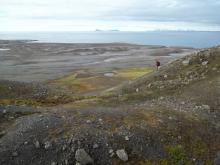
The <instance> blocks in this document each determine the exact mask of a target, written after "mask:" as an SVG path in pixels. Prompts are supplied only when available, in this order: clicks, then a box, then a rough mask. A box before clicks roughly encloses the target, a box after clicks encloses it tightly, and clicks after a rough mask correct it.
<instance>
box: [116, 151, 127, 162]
mask: <svg viewBox="0 0 220 165" xmlns="http://www.w3.org/2000/svg"><path fill="white" fill-rule="evenodd" d="M116 154H117V156H118V157H119V158H120V159H121V160H122V161H124V162H127V161H128V154H127V153H126V151H125V150H124V149H121V150H118V151H116Z"/></svg>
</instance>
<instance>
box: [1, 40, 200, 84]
mask: <svg viewBox="0 0 220 165" xmlns="http://www.w3.org/2000/svg"><path fill="white" fill-rule="evenodd" d="M4 49H7V50H4ZM182 49H188V50H187V51H183V50H182ZM195 51H198V49H194V48H189V47H165V46H155V45H135V44H126V43H100V44H89V43H88V44H81V43H72V44H70V43H67V44H64V43H34V42H28V41H18V40H17V41H6V40H0V59H1V60H0V78H1V79H8V80H15V81H23V82H37V83H45V82H47V81H49V80H53V79H58V78H62V77H64V76H66V75H69V74H73V73H75V72H76V71H78V70H88V71H109V70H112V69H123V68H130V67H147V66H155V61H156V60H159V61H160V62H161V64H162V65H163V64H165V63H167V62H169V61H171V60H173V59H176V58H179V57H181V56H183V55H186V54H189V53H191V52H195ZM170 53H181V54H180V55H178V56H170V55H169V54H170Z"/></svg>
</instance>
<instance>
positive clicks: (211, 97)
mask: <svg viewBox="0 0 220 165" xmlns="http://www.w3.org/2000/svg"><path fill="white" fill-rule="evenodd" d="M219 59H220V46H217V47H213V48H210V49H205V50H202V51H200V52H197V53H194V54H191V55H189V56H186V57H183V58H182V59H178V60H176V61H172V62H170V63H168V64H167V65H165V66H163V67H161V68H160V70H159V71H158V72H157V71H153V72H151V73H149V74H147V75H144V76H142V77H140V78H137V79H135V80H133V81H130V82H127V83H124V84H122V85H119V86H117V87H115V88H112V89H109V90H107V91H105V92H103V93H102V94H101V95H100V96H97V97H94V96H93V97H89V98H86V97H79V96H78V95H77V96H75V95H74V94H73V93H71V92H68V91H66V90H60V89H58V88H55V89H54V88H51V87H48V88H47V87H46V86H38V85H33V84H28V83H27V84H22V83H18V82H11V81H5V80H2V81H1V83H0V84H1V85H0V88H1V91H2V92H1V94H0V102H1V104H2V105H1V106H0V119H1V120H0V132H1V133H0V164H50V165H56V164H74V165H80V164H83V165H85V164H95V165H96V164H101V165H108V164H115V165H117V164H128V165H133V164H135V165H136V164H140V165H148V164H159V165H160V164H161V165H169V164H173V165H175V164H178V165H179V164H194V165H200V164H201V165H205V164H207V165H209V164H217V165H218V164H220V138H219V137H220V122H219V121H220V110H219V107H220V106H219V105H220V101H219V96H220V88H219V85H220V75H219V71H220V70H219V69H220V65H219ZM6 82H7V83H6ZM16 84H17V85H16ZM21 91H25V92H23V93H22V92H21ZM73 95H74V96H73ZM79 102H80V103H81V104H80V105H83V104H84V106H85V107H86V106H89V107H87V108H80V107H75V108H63V107H61V106H64V105H66V104H70V103H71V105H74V104H75V105H79V104H78V103H79ZM109 105H112V106H115V107H116V108H110V107H107V106H109ZM48 106H50V107H48ZM57 106H59V107H57ZM101 106H103V107H101Z"/></svg>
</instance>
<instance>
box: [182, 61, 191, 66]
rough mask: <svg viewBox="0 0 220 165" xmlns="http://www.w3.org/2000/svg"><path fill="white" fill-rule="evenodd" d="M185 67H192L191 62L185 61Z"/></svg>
mask: <svg viewBox="0 0 220 165" xmlns="http://www.w3.org/2000/svg"><path fill="white" fill-rule="evenodd" d="M183 65H184V66H190V65H191V62H190V61H189V60H188V61H183Z"/></svg>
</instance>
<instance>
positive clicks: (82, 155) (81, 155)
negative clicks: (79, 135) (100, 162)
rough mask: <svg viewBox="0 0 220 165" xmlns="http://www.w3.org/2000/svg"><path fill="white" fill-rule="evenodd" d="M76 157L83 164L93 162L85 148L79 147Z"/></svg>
mask: <svg viewBox="0 0 220 165" xmlns="http://www.w3.org/2000/svg"><path fill="white" fill-rule="evenodd" d="M75 159H76V160H77V161H78V162H80V163H82V164H84V165H85V164H93V162H94V161H93V159H92V158H91V157H90V156H89V155H88V154H87V152H86V151H85V150H84V149H78V150H77V151H76V154H75Z"/></svg>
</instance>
